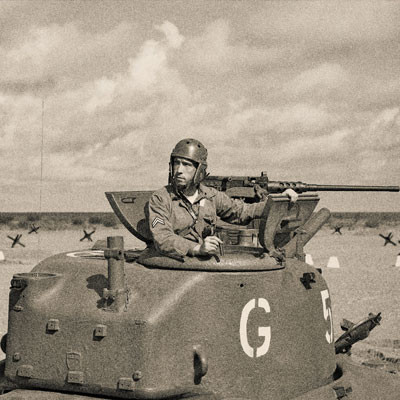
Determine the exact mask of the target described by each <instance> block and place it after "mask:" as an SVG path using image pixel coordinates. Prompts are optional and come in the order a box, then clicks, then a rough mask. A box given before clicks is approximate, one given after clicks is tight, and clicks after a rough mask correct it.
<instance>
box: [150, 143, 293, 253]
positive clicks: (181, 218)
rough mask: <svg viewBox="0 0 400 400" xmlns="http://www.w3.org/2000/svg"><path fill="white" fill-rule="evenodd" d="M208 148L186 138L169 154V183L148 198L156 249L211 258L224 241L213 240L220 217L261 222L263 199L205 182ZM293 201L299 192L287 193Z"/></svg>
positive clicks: (234, 221) (241, 223)
mask: <svg viewBox="0 0 400 400" xmlns="http://www.w3.org/2000/svg"><path fill="white" fill-rule="evenodd" d="M206 168H207V149H206V148H205V147H204V146H203V145H202V144H201V143H200V142H199V141H198V140H196V139H183V140H181V141H179V142H178V143H177V145H176V146H175V148H174V149H173V151H172V153H171V158H170V163H169V179H168V181H169V182H168V185H167V186H164V187H163V188H161V189H159V190H158V191H156V192H155V193H153V195H152V196H151V198H150V201H149V205H148V209H147V210H146V211H147V213H148V223H149V229H150V231H151V233H152V236H153V240H154V244H155V247H156V249H157V250H158V251H160V252H161V253H164V254H167V255H168V254H169V255H178V256H185V255H189V256H197V255H212V254H215V253H216V252H217V250H218V247H219V245H220V244H222V241H221V239H220V238H218V237H217V236H215V225H216V222H217V216H218V217H220V218H221V220H223V221H225V222H229V223H233V224H240V225H247V224H249V223H250V222H251V220H252V219H254V218H259V217H260V216H261V215H262V213H263V210H264V207H265V201H263V202H259V203H253V204H246V203H244V202H243V201H242V200H237V199H232V198H230V197H229V196H228V195H226V194H225V193H223V192H220V191H218V190H216V189H214V188H209V187H207V186H205V185H203V184H202V183H201V181H202V180H203V179H204V178H205V177H206ZM284 194H286V195H287V196H289V198H290V200H291V201H292V202H295V201H296V200H297V197H298V195H297V193H296V192H295V191H294V190H292V189H288V190H286V191H285V192H284Z"/></svg>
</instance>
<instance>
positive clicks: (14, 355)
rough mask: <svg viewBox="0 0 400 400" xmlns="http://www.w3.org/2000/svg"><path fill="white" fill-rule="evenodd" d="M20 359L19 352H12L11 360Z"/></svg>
mask: <svg viewBox="0 0 400 400" xmlns="http://www.w3.org/2000/svg"><path fill="white" fill-rule="evenodd" d="M20 359H21V354H20V353H14V354H13V361H19V360H20Z"/></svg>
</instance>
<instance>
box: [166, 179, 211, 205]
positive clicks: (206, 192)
mask: <svg viewBox="0 0 400 400" xmlns="http://www.w3.org/2000/svg"><path fill="white" fill-rule="evenodd" d="M167 190H168V192H169V195H170V196H171V199H172V200H182V199H181V197H180V196H179V195H178V194H177V193H176V192H175V190H174V187H173V186H172V185H168V186H167ZM198 190H199V196H198V197H197V199H196V201H195V203H197V202H198V201H200V200H201V199H211V198H212V197H214V196H215V194H214V193H213V192H212V191H211V190H210V188H209V187H207V186H205V185H203V184H202V183H200V185H199V189H198Z"/></svg>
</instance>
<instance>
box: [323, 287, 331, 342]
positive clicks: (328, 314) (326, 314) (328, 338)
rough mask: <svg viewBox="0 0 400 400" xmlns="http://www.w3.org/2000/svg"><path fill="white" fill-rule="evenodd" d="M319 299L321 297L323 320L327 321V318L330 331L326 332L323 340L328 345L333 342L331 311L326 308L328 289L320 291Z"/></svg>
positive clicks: (328, 307)
mask: <svg viewBox="0 0 400 400" xmlns="http://www.w3.org/2000/svg"><path fill="white" fill-rule="evenodd" d="M321 297H322V308H323V310H324V318H325V321H328V318H329V325H330V331H326V333H325V338H326V341H327V342H328V343H332V342H333V320H332V310H331V308H330V306H328V302H327V300H328V299H329V292H328V289H325V290H322V291H321Z"/></svg>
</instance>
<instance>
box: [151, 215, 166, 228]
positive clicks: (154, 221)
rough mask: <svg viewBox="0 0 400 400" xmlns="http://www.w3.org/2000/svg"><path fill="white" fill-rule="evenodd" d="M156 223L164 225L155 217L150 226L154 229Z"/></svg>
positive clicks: (162, 221)
mask: <svg viewBox="0 0 400 400" xmlns="http://www.w3.org/2000/svg"><path fill="white" fill-rule="evenodd" d="M158 223H160V224H163V225H165V223H164V220H163V219H162V218H160V217H155V218H154V219H153V222H152V223H151V226H152V227H153V228H154V227H155V226H156V225H157V224H158Z"/></svg>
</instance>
